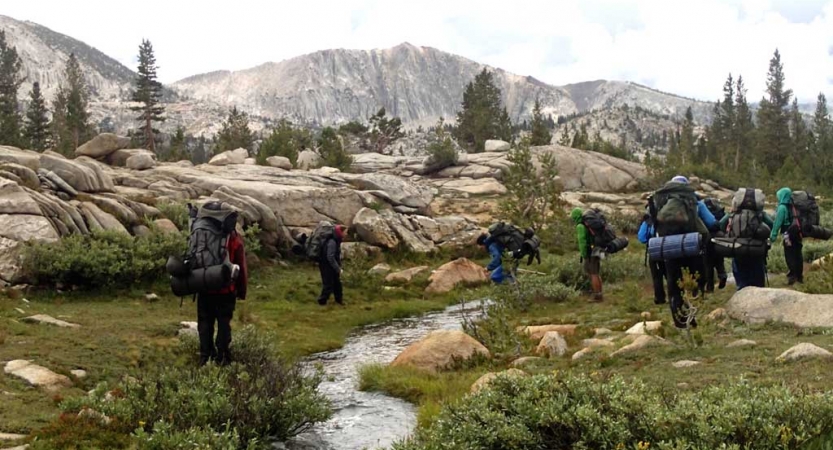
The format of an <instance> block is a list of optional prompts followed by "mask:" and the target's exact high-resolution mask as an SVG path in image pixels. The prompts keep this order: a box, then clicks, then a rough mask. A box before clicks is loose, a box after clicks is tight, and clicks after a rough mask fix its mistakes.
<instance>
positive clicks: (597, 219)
mask: <svg viewBox="0 0 833 450" xmlns="http://www.w3.org/2000/svg"><path fill="white" fill-rule="evenodd" d="M581 223H583V224H584V226H585V227H587V230H588V231H590V235H591V236H593V245H594V246H595V247H597V248H601V249H607V246H608V245H610V243H611V242H613V241H614V240H615V239H616V232H615V231H613V228H611V226H610V225H608V223H607V218H605V215H604V213H602V212H601V211H599V210H598V209H588V210H585V211H584V212H583V213H582V214H581Z"/></svg>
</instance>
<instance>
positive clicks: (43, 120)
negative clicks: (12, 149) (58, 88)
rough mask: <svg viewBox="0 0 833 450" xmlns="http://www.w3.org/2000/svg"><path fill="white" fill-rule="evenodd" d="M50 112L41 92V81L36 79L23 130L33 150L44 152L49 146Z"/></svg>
mask: <svg viewBox="0 0 833 450" xmlns="http://www.w3.org/2000/svg"><path fill="white" fill-rule="evenodd" d="M48 113H49V111H47V109H46V101H45V100H44V99H43V95H41V92H40V83H38V82H37V81H35V82H34V83H32V91H31V92H30V93H29V109H28V110H27V111H26V124H25V126H24V130H23V135H24V138H25V140H26V144H27V146H28V147H29V148H30V149H32V150H35V151H38V152H42V151H44V150H46V149H47V148H49V117H48V116H47V115H48Z"/></svg>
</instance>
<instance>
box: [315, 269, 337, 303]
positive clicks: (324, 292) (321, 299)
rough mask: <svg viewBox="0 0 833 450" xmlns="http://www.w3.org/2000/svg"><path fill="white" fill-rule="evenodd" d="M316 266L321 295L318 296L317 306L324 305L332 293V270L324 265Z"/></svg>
mask: <svg viewBox="0 0 833 450" xmlns="http://www.w3.org/2000/svg"><path fill="white" fill-rule="evenodd" d="M318 266H319V269H320V271H321V295H319V296H318V304H319V305H326V304H327V300H329V299H330V294H332V293H333V274H332V272H333V269H331V268H330V267H329V266H328V265H327V264H326V263H319V264H318Z"/></svg>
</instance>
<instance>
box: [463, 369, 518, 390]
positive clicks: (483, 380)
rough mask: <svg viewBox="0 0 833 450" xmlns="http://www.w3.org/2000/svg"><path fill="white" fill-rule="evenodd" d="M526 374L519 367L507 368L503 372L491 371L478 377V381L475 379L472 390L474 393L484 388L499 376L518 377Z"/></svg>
mask: <svg viewBox="0 0 833 450" xmlns="http://www.w3.org/2000/svg"><path fill="white" fill-rule="evenodd" d="M525 376H526V372H524V371H523V370H518V369H507V370H504V371H503V372H498V373H495V372H489V373H487V374H485V375H483V376H482V377H480V378H478V379H477V381H475V382H474V383H473V384H472V385H471V392H472V393H475V392H479V391H480V390H482V389H483V388H485V387H487V386H488V385H489V383H491V382H492V381H494V379H495V378H497V377H513V378H516V377H525Z"/></svg>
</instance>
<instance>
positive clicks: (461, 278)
mask: <svg viewBox="0 0 833 450" xmlns="http://www.w3.org/2000/svg"><path fill="white" fill-rule="evenodd" d="M488 275H489V273H488V272H487V271H486V269H484V268H483V267H482V266H480V265H478V264H477V263H475V262H473V261H470V260H468V259H466V258H459V259H456V260H454V261H451V262H449V263H446V264H443V265H442V266H440V267H439V268H438V269H437V270H435V271H434V273H432V274H431V277H430V278H429V279H428V281H430V282H431V284H429V285H428V287H427V288H425V292H427V293H429V294H442V293H446V292H450V291H451V290H452V289H454V287H455V286H457V285H458V284H466V285H473V284H483V283H486V282H488V281H489V277H488Z"/></svg>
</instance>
